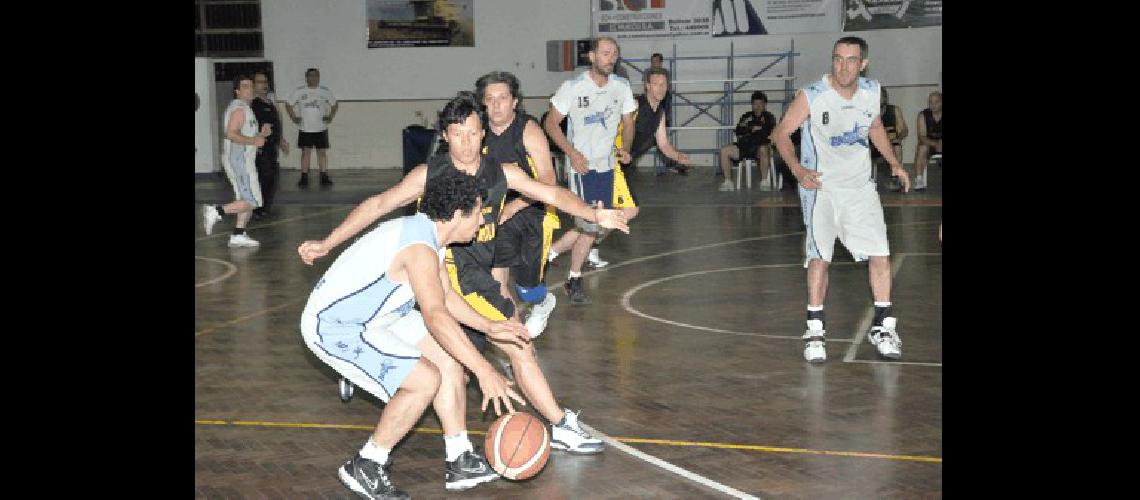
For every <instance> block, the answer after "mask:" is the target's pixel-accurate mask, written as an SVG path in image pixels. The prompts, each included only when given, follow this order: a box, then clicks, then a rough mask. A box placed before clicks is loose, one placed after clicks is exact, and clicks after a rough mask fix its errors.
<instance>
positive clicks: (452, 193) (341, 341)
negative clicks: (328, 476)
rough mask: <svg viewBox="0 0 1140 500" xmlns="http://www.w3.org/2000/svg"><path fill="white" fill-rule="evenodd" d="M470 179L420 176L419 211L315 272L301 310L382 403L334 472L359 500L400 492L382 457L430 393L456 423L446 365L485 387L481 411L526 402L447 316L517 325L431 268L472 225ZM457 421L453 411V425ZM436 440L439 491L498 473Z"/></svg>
mask: <svg viewBox="0 0 1140 500" xmlns="http://www.w3.org/2000/svg"><path fill="white" fill-rule="evenodd" d="M477 184H478V182H477V181H476V179H475V178H474V177H470V176H466V175H463V174H461V173H459V172H458V171H455V170H454V169H451V170H449V171H445V172H442V173H441V175H440V176H439V177H437V178H436V180H435V182H433V183H432V185H430V186H428V189H427V192H426V193H425V194H424V201H423V203H422V204H421V205H420V213H417V214H416V215H410V216H406V217H401V218H399V219H394V220H390V221H387V222H385V223H383V224H380V225H379V226H377V227H376V228H375V229H373V230H372V231H369V232H368V233H367V234H365V235H364V236H362V237H361V238H360V239H358V240H357V241H356V242H355V243H353V244H352V245H351V246H349V247H348V248H347V249H345V251H344V252H343V253H342V254H341V255H340V257H338V258H337V259H336V261H334V262H333V264H332V266H330V267H329V269H328V271H326V272H325V274H324V276H322V277H321V279H320V281H318V282H317V285H316V287H314V288H313V292H312V294H311V295H310V296H309V300H308V303H306V304H305V310H304V312H303V313H302V315H301V335H302V337H303V338H304V341H305V346H306V347H308V348H309V350H311V351H313V354H315V355H316V356H317V358H319V359H320V360H321V361H323V362H324V363H325V364H327V365H329V366H330V367H332V368H333V369H334V370H336V371H337V372H338V373H340V374H341V375H342V376H343V377H345V378H347V379H348V380H350V381H351V382H352V383H353V384H355V385H357V386H358V387H361V388H363V389H364V390H366V391H368V392H370V393H371V394H372V395H374V396H376V397H377V398H380V400H381V401H384V403H385V404H384V410H383V412H382V413H381V414H380V422H379V423H377V424H376V430H375V431H373V433H372V436H371V438H370V439H369V440H368V441H367V442H365V444H364V446H363V447H362V448H361V449H360V452H359V453H357V454H356V455H355V456H354V457H353V458H352V459H350V460H349V461H348V462H346V463H345V464H344V465H342V466H341V467H340V469H339V470H338V471H337V472H338V476H339V477H340V480H341V482H343V483H344V485H345V486H347V487H348V488H349V489H351V490H352V491H354V492H356V493H358V494H360V495H361V496H363V497H365V498H408V496H407V494H405V493H404V492H403V491H400V490H399V489H397V488H396V486H395V485H393V484H392V481H391V478H390V477H389V476H388V472H387V470H386V468H387V464H388V456H389V454H390V453H391V451H392V448H393V447H395V446H396V443H398V442H399V441H400V440H401V439H403V437H404V435H406V434H407V433H408V431H409V430H411V428H412V426H413V425H414V424H415V423H416V421H417V420H419V418H420V416H421V415H422V414H423V412H424V410H425V409H427V406H428V404H429V403H433V401H434V403H435V408H436V411H437V413H439V418H440V421H441V422H442V423H443V426H444V427H445V431H444V432H445V433H446V432H447V428H448V427H454V426H455V425H456V424H457V422H456V419H455V415H454V412H448V411H445V408H444V407H445V406H446V403H447V402H448V401H449V400H450V399H453V398H454V397H455V391H456V390H458V391H459V395H460V399H461V400H462V394H463V392H462V391H463V389H464V387H463V386H460V387H458V388H456V387H454V386H451V387H449V386H448V385H446V384H441V381H442V380H443V379H446V378H449V377H448V375H451V376H452V377H454V376H455V375H458V377H459V378H460V379H462V376H463V367H467V368H468V369H470V370H471V372H472V373H474V374H475V376H476V377H477V378H478V380H479V387H480V389H481V390H482V391H483V409H484V410H486V408H487V406H488V403H489V402H492V401H493V402H494V407H495V412H496V413H498V414H501V413H502V407H501V406H500V405H503V406H504V407H505V408H506V409H507V411H510V412H513V411H514V407H513V406H512V404H511V401H510V399H511V398H513V399H515V400H516V401H518V402H519V403H520V404H525V403H524V402H523V399H522V398H521V397H520V396H519V395H518V394H516V393H515V392H514V391H513V390H512V389H511V388H510V382H508V381H507V380H506V379H504V378H503V377H502V375H500V374H499V372H497V371H495V369H494V368H493V367H492V366H491V365H490V364H489V363H487V361H486V360H485V359H483V357H482V356H480V355H479V352H478V351H477V350H476V349H475V347H474V346H473V345H471V343H470V342H469V341H468V340H467V337H466V335H465V334H464V333H463V330H462V329H460V328H459V324H458V323H457V322H456V320H459V321H462V322H464V323H467V324H468V325H473V326H475V327H476V328H479V329H480V330H482V331H485V332H487V334H488V335H490V336H491V337H492V338H494V339H497V340H500V341H504V342H513V343H517V344H527V343H529V342H530V339H529V336H528V334H527V332H526V328H525V327H524V326H523V325H522V324H520V323H518V322H514V321H498V322H492V321H489V320H487V319H486V318H484V317H482V316H480V315H479V314H478V313H476V312H475V311H473V310H472V309H471V308H470V306H468V305H467V303H466V302H464V301H463V300H462V299H460V298H459V297H458V296H456V295H455V293H454V292H453V291H451V290H450V289H449V287H447V275H446V273H441V272H440V269H441V266H440V264H441V261H442V260H443V249H445V248H447V245H449V244H451V243H455V242H466V241H471V239H472V238H474V237H475V234H476V233H477V232H478V231H479V227H480V226H481V225H482V222H483V215H482V205H481V203H480V198H481V196H480V192H479V189H478V186H477ZM484 196H485V195H484ZM416 305H419V310H416V308H415V306H416ZM429 333H430V335H429ZM456 360H459V362H458V363H457V362H456ZM459 363H462V366H460V364H459ZM449 391H450V392H449ZM460 408H461V411H462V406H461V407H460ZM462 421H463V414H462V413H460V414H459V419H458V424H459V425H460V426H462ZM444 440H445V441H444V445H445V448H446V451H447V454H448V455H449V456H448V458H447V466H446V469H447V471H446V474H445V475H446V484H445V486H446V488H447V489H449V490H460V489H466V488H470V487H472V486H475V485H476V484H479V483H483V482H487V481H491V480H494V479H496V478H497V474H496V473H495V472H494V471H493V470H491V468H490V467H489V466H488V464H487V462H486V459H484V458H483V457H482V456H480V455H478V454H477V453H475V452H474V450H473V449H472V448H471V446H470V442H469V441H468V442H466V443H461V442H459V440H456V439H450V440H449V439H448V438H447V437H445V438H444ZM464 440H465V439H464ZM452 455H454V456H452Z"/></svg>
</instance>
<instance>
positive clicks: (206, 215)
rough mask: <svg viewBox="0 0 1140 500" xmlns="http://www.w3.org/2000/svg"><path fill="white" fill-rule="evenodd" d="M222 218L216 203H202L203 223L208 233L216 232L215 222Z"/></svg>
mask: <svg viewBox="0 0 1140 500" xmlns="http://www.w3.org/2000/svg"><path fill="white" fill-rule="evenodd" d="M220 220H222V216H221V215H218V209H217V208H216V207H214V205H202V225H203V226H205V227H206V234H210V233H212V232H214V224H217V223H218V221H220Z"/></svg>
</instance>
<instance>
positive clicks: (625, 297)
mask: <svg viewBox="0 0 1140 500" xmlns="http://www.w3.org/2000/svg"><path fill="white" fill-rule="evenodd" d="M842 264H847V265H850V264H854V262H836V263H834V264H833V265H842ZM802 266H803V264H798V263H797V264H758V265H755V266H742V267H726V268H723V269H708V270H705V271H693V272H691V273H682V274H674V275H672V276H666V277H664V278H657V279H655V280H650V281H646V282H645V283H642V284H640V285H636V286H634V287H633V288H630V289H629V290H626V291H625V293H624V294H622V296H621V307H622V308H623V309H625V310H626V311H627V312H629V313H630V314H633V315H635V316H640V317H642V318H645V319H648V320H652V321H657V322H661V323H665V324H667V325H673V326H680V327H685V328H692V329H694V330H704V331H707V332H714V333H724V334H728V335H741V336H747V337H763V338H769V339H786V340H803V338H802V337H801V336H799V335H772V334H767V333H753V332H738V331H734V330H724V329H721V328H710V327H707V326H700V325H691V324H689V323H682V322H680V321H673V320H669V319H665V318H659V317H657V316H653V315H649V314H645V313H643V312H641V311H638V310H637V309H634V308H633V305H631V304H630V299H631V298H633V295H634V294H636V293H637V292H639V291H641V289H643V288H648V287H651V286H653V285H656V284H659V283H662V282H665V281H669V280H675V279H680V278H685V277H689V276H697V275H701V274H709V273H720V272H729V271H739V270H742V269H760V268H774V267H802ZM832 342H851V340H850V339H834V340H832Z"/></svg>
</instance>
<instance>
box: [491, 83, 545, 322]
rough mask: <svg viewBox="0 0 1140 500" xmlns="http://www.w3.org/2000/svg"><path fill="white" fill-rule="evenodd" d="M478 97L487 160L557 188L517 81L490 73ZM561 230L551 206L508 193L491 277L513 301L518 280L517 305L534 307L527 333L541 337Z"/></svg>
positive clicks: (542, 138) (541, 137) (539, 130)
mask: <svg viewBox="0 0 1140 500" xmlns="http://www.w3.org/2000/svg"><path fill="white" fill-rule="evenodd" d="M475 95H476V97H477V98H478V99H479V102H481V103H483V105H484V106H486V108H487V126H486V130H485V135H484V136H483V144H484V148H485V151H484V152H485V154H486V155H488V156H489V157H491V158H494V161H497V162H499V163H512V164H515V165H517V166H518V167H520V168H522V169H523V171H524V172H526V173H528V174H530V175H531V176H532V177H534V178H535V179H536V180H538V181H539V182H541V183H543V184H547V185H551V186H554V185H555V182H554V166H553V165H552V164H551V160H550V149H549V146H548V144H547V142H546V135H545V134H544V133H543V132H542V127H541V126H540V125H539V124H538V122H537V121H536V120H535V119H534V117H533V116H530V115H529V114H527V113H526V112H525V111H523V110H521V109H520V108H519V99H520V97H521V95H520V94H519V79H518V78H517V77H515V75H513V74H511V73H508V72H505V71H492V72H490V73H487V74H486V75H483V76H482V77H480V78H479V80H477V81H476V82H475ZM558 227H559V222H558V213H557V211H556V210H555V209H554V207H552V206H545V205H543V204H542V203H538V202H534V201H533V200H529V199H527V198H526V197H524V196H520V195H519V194H518V192H517V191H510V192H508V193H507V204H506V205H505V206H504V207H503V214H502V216H501V217H500V219H499V229H498V231H497V233H496V234H495V240H494V241H495V258H494V262H493V264H492V265H493V266H494V269H493V270H492V272H491V275H492V276H494V277H495V280H496V281H498V282H499V284H500V286H501V287H502V295H503V297H506V298H508V299H510V298H511V292H510V289H509V286H510V276H511V274H512V271H513V274H514V277H515V287H516V290H517V291H518V295H519V299H520V300H522V301H523V302H524V303H528V304H534V306H533V307H532V308H531V311H530V316H529V317H528V318H527V320H526V327H527V330H529V331H530V334H531V336H534V337H537V336H538V335H539V334H541V333H542V331H543V330H544V329H545V328H546V321H547V319H548V318H549V317H550V313H552V312H554V306H555V304H556V303H557V301H556V299H555V298H554V294H553V293H550V292H548V291H547V290H546V281H545V278H546V276H545V271H546V255H547V253H548V252H549V250H550V240H551V237H552V236H553V235H554V230H555V229H557V228H558Z"/></svg>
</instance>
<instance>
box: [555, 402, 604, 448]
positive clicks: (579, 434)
mask: <svg viewBox="0 0 1140 500" xmlns="http://www.w3.org/2000/svg"><path fill="white" fill-rule="evenodd" d="M564 411H565V415H564V416H563V417H562V421H561V422H558V423H557V424H554V425H551V426H550V447H551V448H554V449H556V450H564V451H568V452H570V453H580V454H593V453H601V452H602V450H603V449H604V448H605V443H603V442H602V440H601V439H598V438H595V437H593V436H591V435H590V434H589V433H587V432H586V431H584V430H582V426H580V425H578V414H577V413H574V412H572V411H570V410H569V409H566V410H564Z"/></svg>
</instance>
